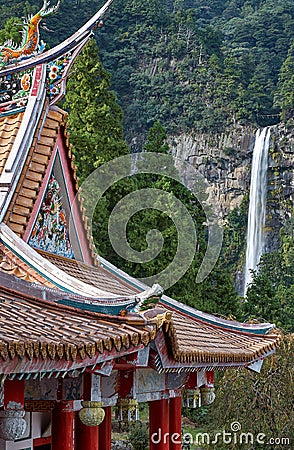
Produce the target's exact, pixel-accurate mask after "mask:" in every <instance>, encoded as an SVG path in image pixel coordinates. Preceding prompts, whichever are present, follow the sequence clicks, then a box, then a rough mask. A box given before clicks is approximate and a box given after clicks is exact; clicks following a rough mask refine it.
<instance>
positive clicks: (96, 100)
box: [64, 39, 128, 182]
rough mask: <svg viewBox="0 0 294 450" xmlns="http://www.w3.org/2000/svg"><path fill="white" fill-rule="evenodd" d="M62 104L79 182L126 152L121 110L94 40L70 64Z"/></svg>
mask: <svg viewBox="0 0 294 450" xmlns="http://www.w3.org/2000/svg"><path fill="white" fill-rule="evenodd" d="M64 107H65V108H66V109H68V111H69V117H68V126H69V132H70V142H71V144H72V145H73V153H74V155H75V158H76V164H77V166H78V174H79V177H80V179H81V182H82V181H83V180H84V179H85V178H86V177H87V176H88V175H89V174H90V173H91V172H93V170H95V169H96V168H97V167H99V166H101V165H102V164H104V163H105V162H107V161H110V160H112V159H114V158H116V157H117V156H120V155H124V154H127V153H128V147H127V144H126V143H125V141H124V140H123V127H122V119H123V113H122V109H121V108H120V107H119V105H118V104H117V102H116V96H115V94H114V92H113V91H111V90H110V74H109V72H107V70H106V69H105V68H104V67H103V65H102V63H101V61H100V59H99V56H98V47H97V44H96V42H95V40H94V39H91V40H90V41H89V43H88V44H87V45H86V46H85V48H84V49H83V51H82V52H81V54H80V55H79V56H78V58H77V60H76V62H75V64H74V66H73V72H72V74H71V76H70V78H69V82H68V86H67V94H66V100H65V103H64Z"/></svg>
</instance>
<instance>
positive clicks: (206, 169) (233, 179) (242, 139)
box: [170, 127, 255, 217]
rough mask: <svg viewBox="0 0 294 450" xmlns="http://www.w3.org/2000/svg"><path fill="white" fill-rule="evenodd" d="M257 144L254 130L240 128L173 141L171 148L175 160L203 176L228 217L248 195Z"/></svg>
mask: <svg viewBox="0 0 294 450" xmlns="http://www.w3.org/2000/svg"><path fill="white" fill-rule="evenodd" d="M254 141H255V130H253V129H252V128H249V127H247V128H246V127H242V128H241V127H240V128H233V129H231V130H228V131H227V132H224V133H222V134H221V135H211V134H200V135H195V136H193V137H192V136H190V135H181V136H179V137H176V138H173V139H172V140H171V143H170V147H171V149H172V152H173V155H174V156H176V157H177V158H179V159H181V160H184V161H188V162H189V163H191V164H192V165H193V166H194V167H195V168H196V169H197V170H198V171H199V172H200V173H201V174H202V175H204V177H205V178H206V180H207V182H208V184H209V186H210V190H211V191H212V193H213V194H214V197H215V198H216V199H217V201H218V206H219V208H220V210H221V212H222V214H223V217H226V216H227V215H228V213H229V212H230V211H232V210H233V209H234V208H236V207H238V206H240V204H241V202H242V200H243V198H244V195H245V194H246V193H247V192H248V188H249V184H250V163H251V157H252V151H253V147H254Z"/></svg>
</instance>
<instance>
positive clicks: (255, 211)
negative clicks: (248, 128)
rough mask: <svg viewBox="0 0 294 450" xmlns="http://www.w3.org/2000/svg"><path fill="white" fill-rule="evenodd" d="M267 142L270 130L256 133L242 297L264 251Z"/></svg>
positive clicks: (265, 129)
mask: <svg viewBox="0 0 294 450" xmlns="http://www.w3.org/2000/svg"><path fill="white" fill-rule="evenodd" d="M269 141H270V128H268V127H267V128H263V129H262V130H258V131H257V133H256V138H255V145H254V149H253V156H252V165H251V182H250V196H249V211H248V226H247V248H246V261H245V270H244V297H245V296H246V293H247V289H248V286H249V285H250V283H251V282H252V270H257V266H258V264H259V262H260V258H261V256H262V254H263V251H264V226H265V217H266V196H267V169H268V150H269Z"/></svg>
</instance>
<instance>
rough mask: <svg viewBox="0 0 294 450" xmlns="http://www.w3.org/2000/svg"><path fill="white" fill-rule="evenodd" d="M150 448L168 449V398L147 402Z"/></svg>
mask: <svg viewBox="0 0 294 450" xmlns="http://www.w3.org/2000/svg"><path fill="white" fill-rule="evenodd" d="M149 436H150V450H170V446H169V442H170V427H169V400H168V399H162V400H155V401H153V402H149Z"/></svg>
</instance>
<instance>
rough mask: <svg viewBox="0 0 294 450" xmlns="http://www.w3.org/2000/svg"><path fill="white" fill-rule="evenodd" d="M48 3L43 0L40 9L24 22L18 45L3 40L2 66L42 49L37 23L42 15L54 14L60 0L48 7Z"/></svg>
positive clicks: (0, 59) (0, 50)
mask: <svg viewBox="0 0 294 450" xmlns="http://www.w3.org/2000/svg"><path fill="white" fill-rule="evenodd" d="M49 5H50V2H49V1H47V0H44V3H43V6H42V8H41V9H40V11H38V12H37V14H35V15H34V16H32V17H31V18H30V19H28V22H24V25H25V27H24V28H23V30H22V31H21V33H22V42H21V44H20V46H17V45H16V44H15V43H13V42H12V41H11V40H10V41H7V42H5V43H4V45H3V46H0V63H1V66H2V67H5V66H7V65H10V64H13V63H16V62H18V61H21V60H22V59H27V58H30V57H31V56H34V55H36V54H38V53H41V52H42V51H43V50H44V48H45V44H44V42H43V41H41V43H40V44H39V38H40V33H39V23H40V22H41V20H42V19H43V17H47V16H49V15H51V14H54V13H55V12H56V11H57V10H58V8H59V5H60V0H58V2H57V4H56V5H55V6H51V7H50V6H49Z"/></svg>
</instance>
